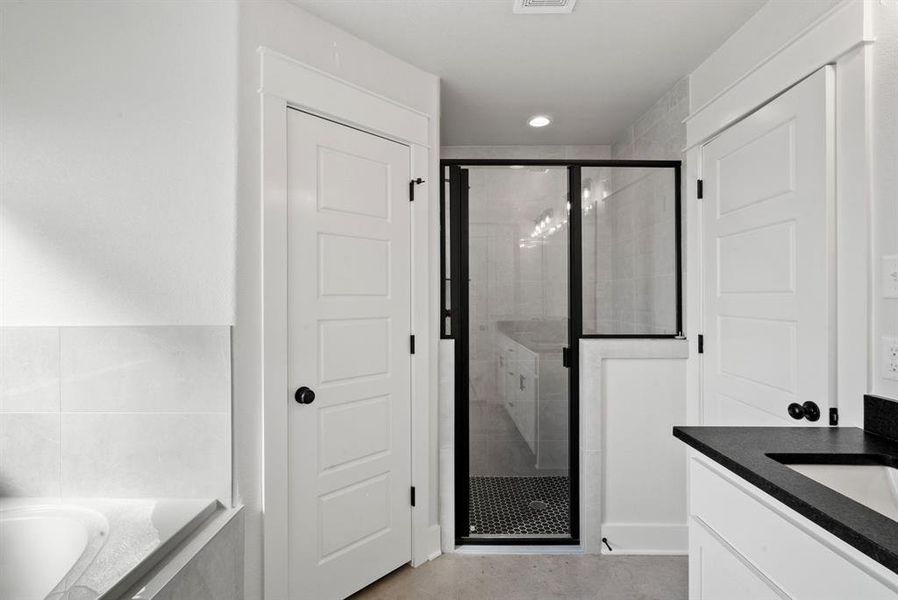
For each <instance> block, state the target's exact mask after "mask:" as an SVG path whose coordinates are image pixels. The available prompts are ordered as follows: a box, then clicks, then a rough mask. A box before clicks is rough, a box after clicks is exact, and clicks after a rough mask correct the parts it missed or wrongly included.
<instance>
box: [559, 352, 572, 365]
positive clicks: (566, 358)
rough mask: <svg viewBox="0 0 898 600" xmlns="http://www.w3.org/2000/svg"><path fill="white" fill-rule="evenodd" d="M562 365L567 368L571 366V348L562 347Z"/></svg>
mask: <svg viewBox="0 0 898 600" xmlns="http://www.w3.org/2000/svg"><path fill="white" fill-rule="evenodd" d="M561 366H562V367H564V368H565V369H570V368H571V349H570V348H562V349H561Z"/></svg>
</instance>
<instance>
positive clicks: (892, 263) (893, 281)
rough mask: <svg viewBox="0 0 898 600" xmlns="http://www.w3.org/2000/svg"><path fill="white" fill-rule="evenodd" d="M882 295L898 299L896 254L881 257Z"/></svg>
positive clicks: (897, 263) (897, 258) (897, 255)
mask: <svg viewBox="0 0 898 600" xmlns="http://www.w3.org/2000/svg"><path fill="white" fill-rule="evenodd" d="M882 295H883V297H884V298H898V254H893V255H891V256H883V257H882Z"/></svg>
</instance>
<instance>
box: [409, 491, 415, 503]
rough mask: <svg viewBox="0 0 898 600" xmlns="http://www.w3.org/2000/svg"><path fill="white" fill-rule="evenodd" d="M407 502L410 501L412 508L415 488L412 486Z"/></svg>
mask: <svg viewBox="0 0 898 600" xmlns="http://www.w3.org/2000/svg"><path fill="white" fill-rule="evenodd" d="M409 500H411V503H412V506H414V505H415V486H412V490H411V494H410V496H409Z"/></svg>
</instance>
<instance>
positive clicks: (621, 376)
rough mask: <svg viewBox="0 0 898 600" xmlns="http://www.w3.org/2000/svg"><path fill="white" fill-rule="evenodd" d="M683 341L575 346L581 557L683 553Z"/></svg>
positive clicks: (598, 342)
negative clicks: (679, 436) (676, 432)
mask: <svg viewBox="0 0 898 600" xmlns="http://www.w3.org/2000/svg"><path fill="white" fill-rule="evenodd" d="M688 352H689V349H688V343H687V342H686V340H677V339H661V340H628V339H617V340H615V339H586V340H581V341H580V414H581V421H580V435H581V438H580V448H581V450H580V463H581V467H580V478H581V479H580V481H581V485H580V494H581V501H580V505H581V519H580V522H581V529H582V531H581V543H582V545H583V549H584V551H585V552H587V553H590V554H598V553H600V552H606V551H607V548H604V547H603V544H602V538H603V537H606V538H608V543H609V544H610V545H611V547H612V548H613V552H614V554H686V552H687V528H686V448H685V446H683V444H681V443H680V442H678V441H677V440H676V439H675V438H674V437H673V433H672V429H673V426H674V425H678V424H682V423H685V420H686V369H685V359H686V358H687V356H688Z"/></svg>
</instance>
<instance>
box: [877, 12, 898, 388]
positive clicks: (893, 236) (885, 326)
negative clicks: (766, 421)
mask: <svg viewBox="0 0 898 600" xmlns="http://www.w3.org/2000/svg"><path fill="white" fill-rule="evenodd" d="M872 9H873V26H874V32H875V34H876V42H875V43H874V44H873V49H872V55H873V57H872V58H873V60H872V62H873V77H872V95H873V98H872V104H873V106H872V108H873V111H872V127H871V130H872V136H873V185H872V190H873V223H874V228H873V285H872V298H873V361H874V366H873V385H872V386H871V391H872V392H873V393H877V394H882V395H884V396H887V397H889V398H893V399H896V400H898V381H894V380H889V379H885V378H884V377H883V374H884V372H885V370H884V369H885V368H884V365H883V363H884V352H883V348H882V341H881V338H882V336H891V337H898V299H895V298H883V297H882V287H881V285H882V273H881V262H880V261H881V258H882V257H883V256H888V255H896V254H898V168H896V167H898V2H894V1H891V2H873V3H872Z"/></svg>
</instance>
